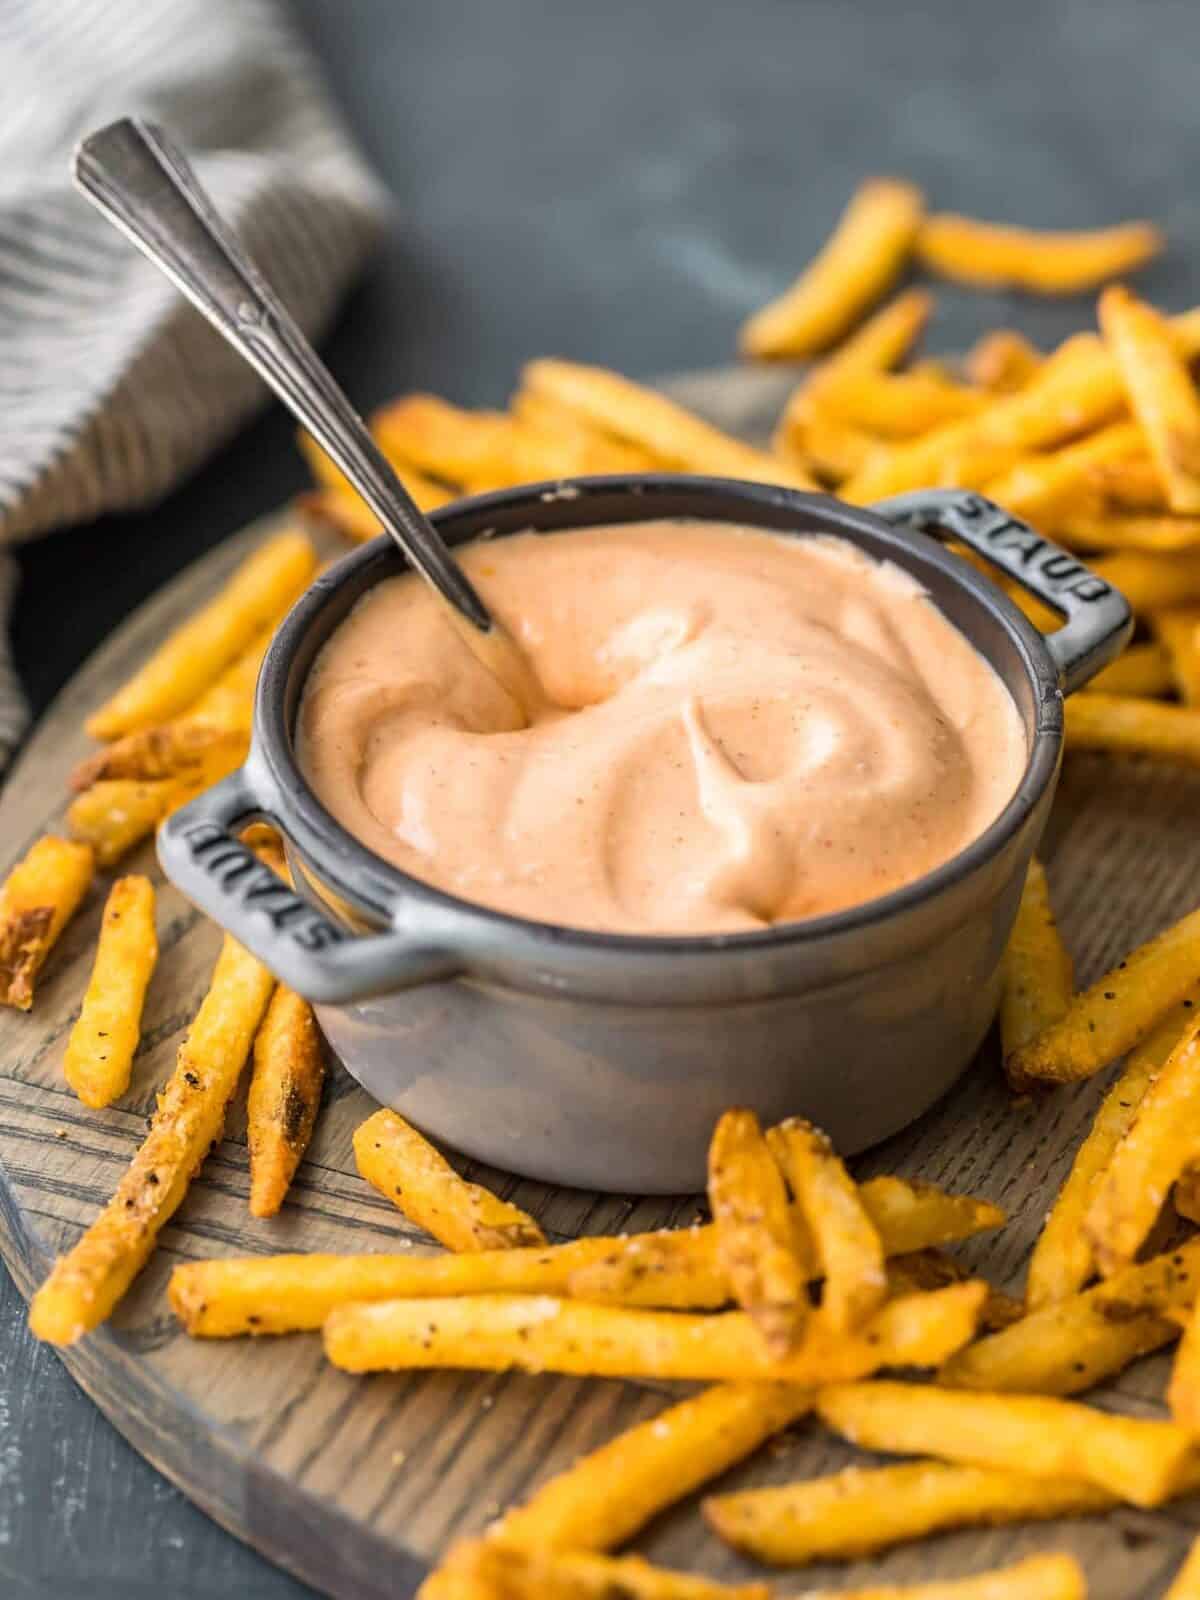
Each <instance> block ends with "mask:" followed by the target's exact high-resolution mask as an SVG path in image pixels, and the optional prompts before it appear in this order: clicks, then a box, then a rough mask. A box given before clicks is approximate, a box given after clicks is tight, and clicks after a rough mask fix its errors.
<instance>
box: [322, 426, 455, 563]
mask: <svg viewBox="0 0 1200 1600" xmlns="http://www.w3.org/2000/svg"><path fill="white" fill-rule="evenodd" d="M376 442H377V443H378V444H379V445H380V448H381V449H382V450H383V453H384V454H385V455H388V456H389V464H390V466H391V468H392V471H393V472H394V473H396V475H397V477H398V478H399V479H400V481H401V483H402V484H403V485H404V487H405V488H406V489H407V490H408V492H409V494H410V495H411V496H412V497H413V499H414V500H415V501H416V502H417V505H418V506H419V507H420V508H421V510H422V511H436V510H437V508H438V506H444V505H445V504H446V502H447V501H448V500H453V499H454V497H455V494H456V493H457V490H455V489H454V488H452V487H451V486H450V484H449V483H439V482H437V481H436V480H435V479H434V478H430V477H427V476H426V475H425V473H423V472H418V471H417V469H416V467H414V466H412V465H411V464H410V463H409V462H408V461H406V460H404V459H403V458H402V457H398V458H396V459H392V458H391V457H390V454H389V451H388V449H387V445H386V443H385V441H384V440H382V439H378V438H377V441H376ZM296 443H297V444H298V445H299V446H300V453H301V455H303V457H304V459H305V460H306V461H307V462H308V465H309V469H310V470H311V472H312V475H313V478H314V479H315V480H316V483H317V492H316V494H315V495H313V496H312V497H311V498H310V500H309V501H306V502H305V509H306V510H311V511H314V512H315V513H316V514H317V515H321V514H322V513H324V512H327V511H332V512H333V515H332V516H328V517H327V520H329V521H331V522H332V523H333V525H334V526H335V527H340V524H341V521H344V522H345V523H346V524H347V525H348V528H347V531H349V532H350V536H351V537H352V538H354V539H358V540H362V539H373V538H374V537H375V535H376V534H377V533H379V532H380V531H381V530H380V525H379V518H378V517H377V516H376V515H375V513H374V512H373V511H372V510H371V508H370V506H369V505H368V504H367V503H366V501H365V500H364V499H363V498H362V496H361V495H360V494H359V493H358V491H357V490H356V489H352V488H351V487H350V482H349V479H348V478H347V477H346V475H345V473H343V472H342V471H341V469H340V468H338V467H335V466H334V464H333V462H332V461H331V460H330V459H329V457H328V456H327V455H326V454H325V452H324V450H322V449H321V446H320V445H319V444H318V443H317V441H316V440H315V439H314V438H313V437H312V435H311V434H310V433H308V432H307V431H306V430H305V429H304V428H300V429H298V430H297V433H296ZM458 481H460V480H457V479H451V483H454V482H458ZM368 530H370V531H368Z"/></svg>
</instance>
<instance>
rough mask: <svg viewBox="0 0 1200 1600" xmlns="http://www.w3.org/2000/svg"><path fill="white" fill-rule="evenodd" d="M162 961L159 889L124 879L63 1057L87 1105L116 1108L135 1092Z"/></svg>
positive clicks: (111, 901)
mask: <svg viewBox="0 0 1200 1600" xmlns="http://www.w3.org/2000/svg"><path fill="white" fill-rule="evenodd" d="M157 960H158V939H157V936H156V935H155V931H154V885H153V884H152V883H151V882H150V880H149V878H141V877H131V878H118V880H117V881H116V883H114V884H113V886H112V889H111V890H110V891H109V896H108V900H107V903H106V904H105V907H104V918H103V921H102V922H101V924H100V941H99V943H98V944H97V946H96V960H95V963H94V965H93V967H92V976H91V980H90V982H89V983H88V986H87V993H86V994H85V995H84V997H83V1008H82V1010H81V1011H80V1013H79V1019H78V1021H77V1022H76V1023H75V1026H74V1027H73V1028H72V1029H71V1037H70V1038H69V1039H68V1040H67V1050H66V1055H65V1056H64V1057H63V1073H64V1075H65V1077H66V1080H67V1082H68V1083H69V1084H70V1085H71V1087H72V1089H74V1091H75V1093H76V1094H77V1095H78V1096H79V1098H80V1099H81V1100H82V1101H83V1103H84V1105H85V1106H94V1107H97V1108H99V1107H100V1106H107V1105H111V1104H112V1102H113V1101H114V1100H116V1099H117V1098H118V1097H119V1096H121V1095H123V1094H124V1093H125V1091H126V1089H127V1088H128V1087H129V1077H130V1072H131V1070H132V1067H133V1056H134V1052H135V1051H136V1049H137V1045H138V1038H139V1036H140V1033H141V1023H142V1003H143V1001H144V1000H145V997H146V987H147V985H148V984H149V982H150V977H151V974H152V973H153V971H154V965H155V962H156V961H157Z"/></svg>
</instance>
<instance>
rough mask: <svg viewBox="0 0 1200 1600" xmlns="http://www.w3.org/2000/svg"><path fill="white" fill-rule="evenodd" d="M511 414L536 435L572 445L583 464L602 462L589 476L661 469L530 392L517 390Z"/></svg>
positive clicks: (634, 448)
mask: <svg viewBox="0 0 1200 1600" xmlns="http://www.w3.org/2000/svg"><path fill="white" fill-rule="evenodd" d="M509 410H510V411H511V412H512V414H513V416H514V417H516V419H517V421H518V422H523V423H525V424H526V426H527V427H529V428H532V429H533V430H534V432H535V433H540V434H549V435H550V436H551V437H552V438H557V439H562V440H564V441H567V442H569V443H570V445H571V446H572V448H573V449H575V450H577V451H579V452H580V459H581V460H583V459H588V460H602V461H603V465H602V466H595V467H592V466H589V467H588V468H587V470H588V471H589V472H593V471H594V472H653V470H654V468H655V467H657V466H660V465H661V462H659V460H658V459H657V457H656V456H654V455H653V454H652V453H651V451H649V450H645V449H643V448H642V447H641V446H640V445H636V444H629V443H627V442H626V441H625V440H624V439H618V438H616V437H615V436H614V435H613V434H611V433H606V432H604V431H603V430H602V429H600V428H597V427H594V426H593V425H592V424H591V423H590V422H588V421H587V419H586V418H584V417H581V416H580V415H579V413H578V412H576V411H568V410H567V408H566V407H565V406H560V405H556V404H555V403H554V402H553V401H551V400H549V399H547V398H546V396H544V395H540V394H532V393H531V392H530V391H529V390H528V389H518V390H517V392H516V394H514V395H513V397H512V400H511V401H510V402H509ZM580 470H581V471H582V470H583V469H582V468H581V469H580Z"/></svg>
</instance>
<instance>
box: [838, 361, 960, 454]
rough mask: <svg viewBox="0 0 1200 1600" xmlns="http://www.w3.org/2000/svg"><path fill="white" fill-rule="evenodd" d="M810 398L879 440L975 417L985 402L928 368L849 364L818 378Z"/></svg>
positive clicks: (902, 437) (910, 435) (900, 436)
mask: <svg viewBox="0 0 1200 1600" xmlns="http://www.w3.org/2000/svg"><path fill="white" fill-rule="evenodd" d="M812 398H813V399H814V400H816V401H818V402H819V404H820V406H821V408H822V409H823V410H825V411H828V412H830V413H831V414H832V415H833V416H835V417H838V418H840V419H841V420H842V421H843V422H847V423H849V424H850V425H851V426H852V427H855V428H860V429H862V430H863V431H864V432H866V433H869V434H876V435H878V436H880V437H881V438H883V439H912V438H915V437H917V436H918V435H919V434H923V433H927V432H928V431H929V430H930V429H931V428H939V427H942V426H943V425H944V424H945V423H947V422H953V421H955V420H956V419H958V418H960V417H972V416H976V415H978V414H979V412H980V411H982V410H983V409H984V408H985V407H986V406H987V405H988V404H989V401H988V399H987V397H986V396H985V395H981V394H979V393H978V392H977V391H976V390H974V389H968V388H967V387H966V386H965V385H963V384H959V383H954V382H953V381H952V380H951V379H948V378H939V377H934V376H933V375H932V374H930V373H920V372H861V371H857V370H853V369H852V370H850V371H848V372H839V373H838V374H836V376H833V377H828V378H824V379H822V380H821V381H820V384H819V387H817V388H815V389H814V391H813V395H812Z"/></svg>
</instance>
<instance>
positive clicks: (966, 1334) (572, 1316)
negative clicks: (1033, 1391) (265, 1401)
mask: <svg viewBox="0 0 1200 1600" xmlns="http://www.w3.org/2000/svg"><path fill="white" fill-rule="evenodd" d="M986 1296H987V1288H986V1285H984V1284H982V1283H962V1284H955V1285H954V1286H952V1287H951V1288H949V1289H940V1290H938V1291H936V1292H935V1293H932V1294H918V1295H907V1296H903V1297H901V1298H898V1299H896V1300H889V1301H888V1302H887V1303H886V1304H885V1305H884V1306H883V1308H882V1309H881V1310H880V1312H879V1314H878V1315H877V1316H876V1317H875V1318H874V1320H873V1321H872V1322H870V1323H869V1324H868V1325H867V1327H865V1328H864V1329H862V1330H861V1332H860V1333H858V1334H852V1335H845V1334H835V1333H833V1332H832V1331H831V1330H830V1329H828V1328H827V1327H825V1326H824V1325H823V1324H822V1323H821V1322H819V1321H818V1320H817V1319H815V1318H814V1319H812V1320H811V1321H810V1322H809V1323H808V1325H807V1329H806V1331H805V1334H804V1337H803V1338H802V1340H801V1341H800V1343H799V1345H798V1347H797V1348H796V1350H795V1351H794V1352H793V1353H792V1354H791V1355H790V1356H787V1357H786V1358H784V1359H783V1360H781V1361H774V1360H772V1359H771V1358H770V1357H769V1356H768V1355H767V1354H766V1352H765V1351H764V1350H763V1347H762V1340H761V1337H760V1335H759V1332H758V1329H757V1328H756V1327H755V1325H754V1323H753V1322H752V1321H751V1320H750V1318H749V1316H747V1314H746V1313H745V1312H744V1311H724V1312H719V1313H718V1314H716V1315H715V1316H706V1315H693V1314H690V1313H687V1312H681V1311H631V1310H629V1309H628V1308H627V1307H625V1306H619V1307H618V1306H600V1305H591V1304H589V1303H586V1302H582V1301H578V1300H560V1299H557V1298H555V1297H553V1296H550V1295H499V1294H495V1295H475V1296H465V1297H462V1298H459V1299H453V1300H387V1301H383V1302H381V1303H379V1304H373V1305H349V1306H339V1307H338V1308H337V1309H336V1310H334V1311H332V1312H331V1313H330V1315H329V1317H328V1318H327V1320H326V1322H325V1353H326V1355H327V1356H328V1357H329V1359H330V1361H332V1362H333V1364H334V1366H336V1367H341V1368H342V1369H343V1370H344V1371H346V1372H380V1371H388V1372H401V1371H409V1370H415V1369H418V1368H434V1367H466V1368H473V1369H475V1370H477V1371H484V1372H508V1371H512V1370H517V1371H523V1372H561V1373H568V1374H574V1375H576V1376H591V1377H598V1378H602V1377H611V1378H616V1377H656V1378H679V1379H691V1380H695V1381H700V1382H703V1381H709V1382H724V1381H729V1380H733V1381H746V1380H750V1379H757V1380H762V1379H771V1380H773V1381H776V1382H780V1383H795V1384H802V1385H808V1386H810V1387H811V1386H816V1385H819V1384H823V1383H833V1382H836V1381H838V1380H839V1379H842V1378H846V1377H849V1376H851V1375H854V1376H862V1375H863V1374H865V1373H866V1372H875V1371H878V1369H879V1368H880V1367H891V1366H898V1367H907V1366H929V1365H931V1364H935V1363H938V1362H941V1361H943V1360H945V1359H946V1358H947V1357H948V1356H949V1355H951V1354H952V1353H953V1352H954V1351H955V1350H958V1349H960V1348H961V1347H962V1345H964V1344H965V1343H966V1342H967V1340H968V1339H970V1338H971V1336H972V1333H973V1332H974V1329H975V1327H976V1325H977V1323H978V1319H979V1312H980V1308H981V1306H982V1305H983V1302H984V1300H985V1298H986Z"/></svg>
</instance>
